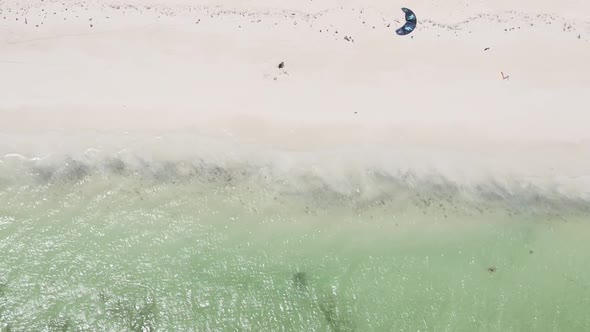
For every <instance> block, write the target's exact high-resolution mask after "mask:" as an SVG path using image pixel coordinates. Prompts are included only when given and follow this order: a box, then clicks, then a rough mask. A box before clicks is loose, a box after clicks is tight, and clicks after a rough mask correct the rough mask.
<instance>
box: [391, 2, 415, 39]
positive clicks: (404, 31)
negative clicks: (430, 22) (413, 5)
mask: <svg viewBox="0 0 590 332" xmlns="http://www.w3.org/2000/svg"><path fill="white" fill-rule="evenodd" d="M402 11H403V12H404V13H405V14H406V23H405V24H404V25H403V26H402V27H401V28H399V29H397V30H395V33H397V34H398V35H400V36H405V35H408V34H410V33H411V32H412V31H414V29H415V28H416V23H417V20H416V15H415V14H414V12H413V11H411V10H410V9H408V8H402Z"/></svg>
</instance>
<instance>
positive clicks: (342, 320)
mask: <svg viewBox="0 0 590 332" xmlns="http://www.w3.org/2000/svg"><path fill="white" fill-rule="evenodd" d="M319 308H320V311H321V312H322V314H323V315H324V318H325V319H326V322H328V326H330V330H331V331H334V332H353V331H356V328H355V327H354V325H353V322H352V321H351V320H350V319H347V318H346V317H342V313H341V312H340V310H339V309H338V306H337V304H336V297H335V295H330V296H326V297H324V298H323V299H322V300H321V301H320V303H319Z"/></svg>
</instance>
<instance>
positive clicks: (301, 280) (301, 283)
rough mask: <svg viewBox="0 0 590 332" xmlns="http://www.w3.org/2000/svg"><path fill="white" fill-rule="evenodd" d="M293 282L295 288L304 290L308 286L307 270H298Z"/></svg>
mask: <svg viewBox="0 0 590 332" xmlns="http://www.w3.org/2000/svg"><path fill="white" fill-rule="evenodd" d="M293 284H294V285H295V288H297V289H299V290H304V289H306V288H307V274H305V272H297V273H295V274H294V275H293Z"/></svg>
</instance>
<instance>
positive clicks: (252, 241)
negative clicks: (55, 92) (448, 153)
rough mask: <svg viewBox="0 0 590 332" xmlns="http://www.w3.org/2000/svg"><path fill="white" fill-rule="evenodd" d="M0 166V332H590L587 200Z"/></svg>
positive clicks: (162, 169) (433, 184) (107, 162)
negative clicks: (340, 187)
mask: <svg viewBox="0 0 590 332" xmlns="http://www.w3.org/2000/svg"><path fill="white" fill-rule="evenodd" d="M0 170H1V176H0V330H1V331H588V330H589V329H590V315H589V314H588V308H590V279H589V277H588V276H589V275H590V265H589V264H588V257H590V256H589V254H588V253H589V252H590V241H588V235H589V234H590V224H589V221H590V220H589V217H588V215H589V214H588V213H589V211H590V207H589V205H588V202H587V201H585V200H584V199H581V198H579V199H578V198H575V197H570V196H567V197H566V196H563V195H560V194H559V193H556V192H551V191H542V190H540V189H537V188H535V187H534V186H523V185H515V186H512V187H510V186H505V185H500V184H498V183H492V182H490V183H481V184H479V185H476V186H470V187H469V188H467V187H464V186H461V185H458V184H456V183H453V182H452V181H450V180H446V179H445V178H444V177H434V176H433V177H418V176H416V175H414V174H413V173H412V172H409V171H406V172H400V173H398V174H385V173H382V172H378V171H375V170H369V169H367V170H364V171H362V172H364V173H363V179H364V180H363V185H362V186H359V187H358V188H357V189H353V190H349V191H346V190H338V189H335V188H334V186H333V184H331V183H328V182H326V181H324V180H323V179H322V178H321V177H318V176H313V175H301V174H298V175H289V174H288V173H282V174H281V175H277V173H273V171H272V170H271V169H268V168H264V167H254V166H252V165H246V164H244V165H234V166H231V167H229V166H227V165H224V166H220V165H218V164H215V163H210V162H207V161H205V160H196V159H195V160H192V159H191V160H175V161H153V160H147V159H146V160H140V159H137V160H136V162H134V163H132V164H131V163H128V162H127V161H125V160H122V159H117V158H106V159H104V160H101V161H100V162H97V161H93V162H87V161H81V160H77V159H75V158H74V159H63V160H61V161H59V162H53V163H42V162H40V161H38V160H28V159H27V160H25V159H22V160H21V159H19V158H5V159H4V161H3V162H2V163H0ZM352 182H354V181H352ZM351 188H352V187H351ZM367 192H370V194H367Z"/></svg>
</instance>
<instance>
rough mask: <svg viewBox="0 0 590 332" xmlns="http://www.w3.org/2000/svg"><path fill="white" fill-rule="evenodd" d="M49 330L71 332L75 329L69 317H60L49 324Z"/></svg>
mask: <svg viewBox="0 0 590 332" xmlns="http://www.w3.org/2000/svg"><path fill="white" fill-rule="evenodd" d="M47 330H48V331H55V332H69V331H74V330H75V328H74V326H73V324H72V321H71V320H70V319H69V318H68V317H64V316H63V315H59V316H58V317H56V318H53V319H51V320H50V321H49V322H48V323H47Z"/></svg>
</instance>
